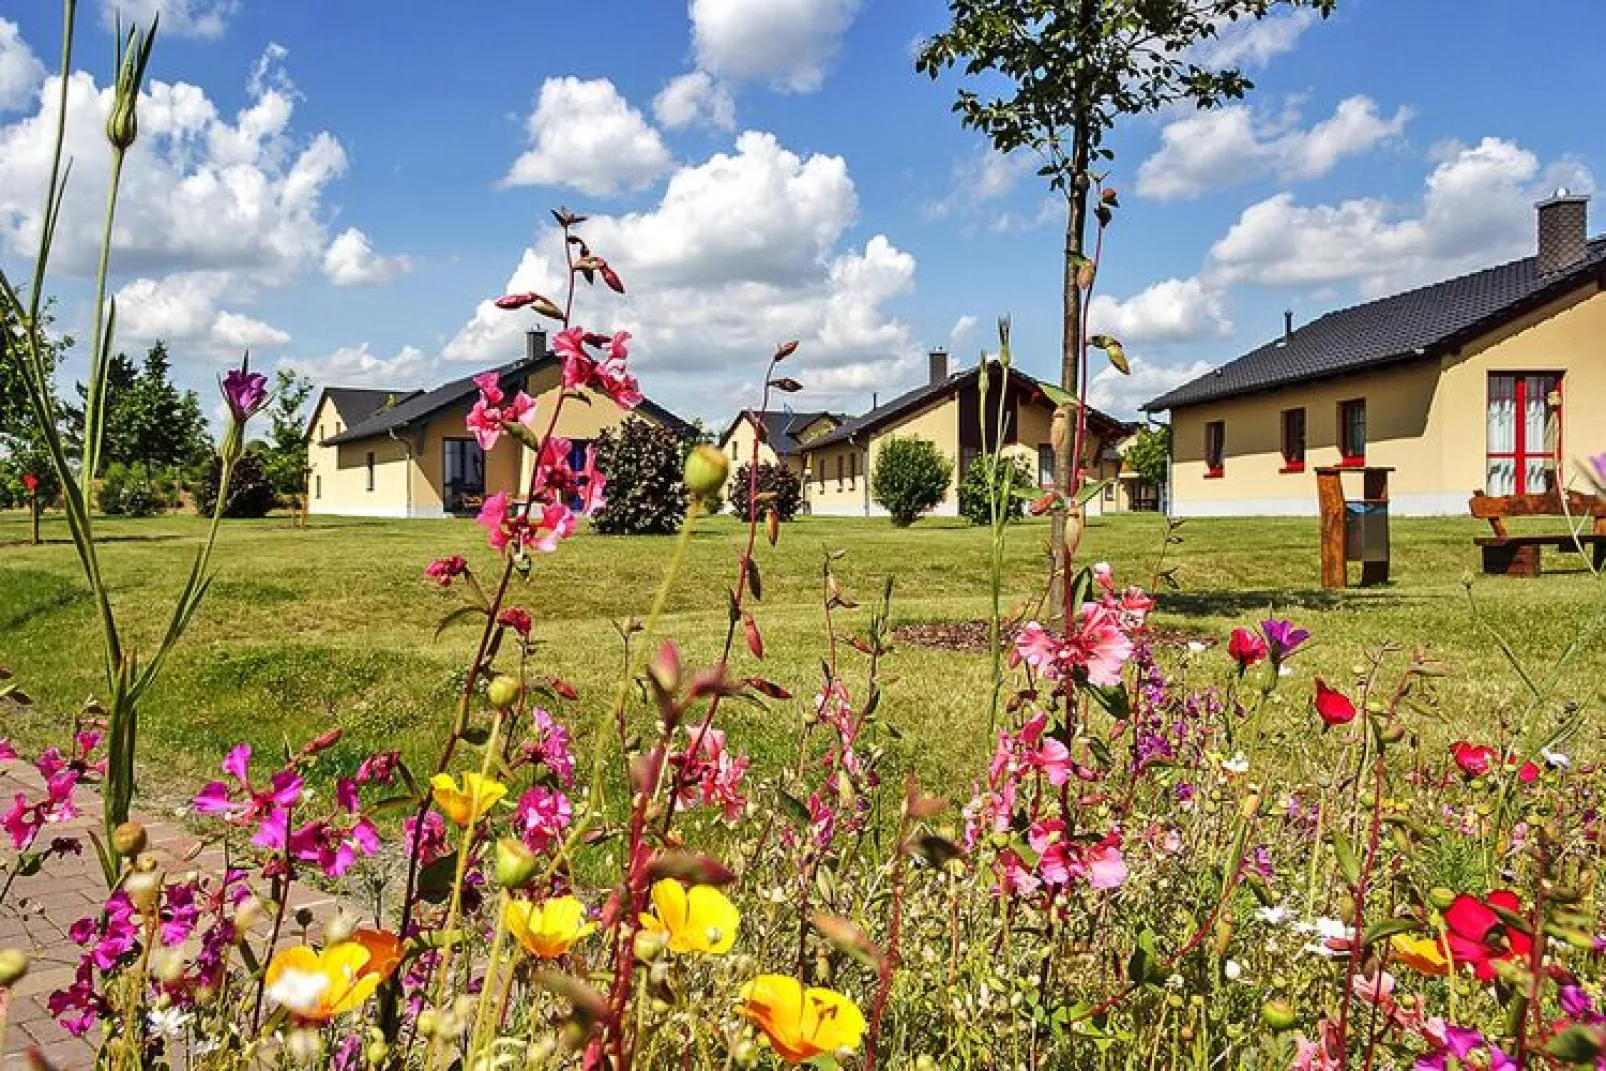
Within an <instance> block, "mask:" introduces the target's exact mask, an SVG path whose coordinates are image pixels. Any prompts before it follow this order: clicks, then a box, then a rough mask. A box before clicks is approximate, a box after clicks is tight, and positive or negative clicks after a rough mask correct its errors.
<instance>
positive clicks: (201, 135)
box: [0, 50, 346, 282]
mask: <svg viewBox="0 0 1606 1071" xmlns="http://www.w3.org/2000/svg"><path fill="white" fill-rule="evenodd" d="M280 58H282V50H278V51H276V52H271V53H270V54H269V56H268V63H267V65H266V69H267V72H268V73H267V75H266V76H264V77H260V78H258V77H253V79H252V81H253V84H254V85H255V87H256V91H255V92H252V93H251V94H250V100H249V103H248V104H247V105H246V106H245V107H244V108H242V109H241V110H240V111H239V112H238V113H237V114H236V115H235V116H234V117H233V119H232V120H230V119H228V118H225V117H223V116H221V115H220V114H219V112H218V108H217V106H216V105H215V104H214V103H213V102H212V101H211V100H210V99H209V98H208V97H207V95H206V93H205V92H204V91H203V90H201V89H199V88H198V87H196V86H193V85H188V84H185V83H182V82H179V83H166V82H152V83H151V84H150V86H149V89H148V92H147V93H145V94H144V95H142V97H141V100H140V105H139V108H140V111H139V120H140V137H139V140H138V141H137V142H136V143H135V144H134V147H133V149H132V150H131V152H130V154H129V159H128V162H127V164H126V165H125V168H124V172H123V182H122V188H121V196H120V199H119V204H118V214H117V229H116V232H115V234H114V236H113V263H114V265H115V266H116V267H117V269H118V270H120V271H126V272H129V273H133V274H140V275H146V276H155V275H162V274H166V273H170V272H174V271H194V270H212V271H218V270H245V271H250V272H252V273H253V276H254V279H255V280H256V281H261V282H274V281H284V280H286V279H288V278H289V277H291V276H293V275H294V274H295V273H296V272H298V271H300V270H302V269H304V268H307V267H312V266H316V265H317V264H318V263H319V262H320V261H321V259H322V256H323V253H324V248H325V246H326V245H327V235H326V230H325V222H324V221H325V219H326V217H327V215H328V208H327V205H326V204H325V201H324V198H325V195H326V194H327V193H328V190H329V187H330V184H331V183H332V182H333V181H334V180H335V179H336V178H338V177H339V176H340V175H341V174H342V173H343V172H344V171H345V168H346V155H345V150H344V149H343V148H342V147H341V145H340V142H339V141H337V140H336V139H335V138H334V137H333V136H332V135H330V134H328V133H318V134H315V135H313V136H311V137H304V136H298V135H296V134H295V133H293V132H292V130H291V126H290V123H291V119H292V116H293V114H294V100H295V94H294V90H293V87H289V86H288V80H287V79H285V78H284V76H283V74H282V68H280V67H279V59H280ZM68 87H69V92H68V100H67V110H68V115H67V142H66V147H65V151H66V155H67V156H68V157H70V158H71V159H72V160H73V162H74V168H73V180H72V182H70V183H69V184H68V186H67V195H66V200H65V202H64V207H63V211H62V217H61V222H60V226H59V228H58V231H57V234H56V244H55V255H54V261H53V263H54V265H55V266H56V267H57V268H58V269H59V270H61V271H64V272H67V273H69V274H77V275H87V274H89V273H90V272H91V271H92V270H93V268H94V264H95V259H96V255H97V253H98V251H99V247H100V230H101V218H102V211H103V208H104V205H103V202H104V199H105V178H104V176H105V175H106V174H107V171H108V168H109V159H110V156H109V149H108V146H107V143H106V138H105V134H104V129H105V121H106V115H107V113H108V111H109V110H110V107H111V99H112V91H111V90H110V89H109V88H103V87H100V86H97V85H96V83H95V80H94V78H93V77H92V76H91V75H89V74H86V73H83V72H77V73H75V74H73V75H72V77H71V79H70V80H69V83H68ZM59 97H60V90H59V80H58V79H56V78H51V79H49V80H48V81H47V82H46V84H45V91H44V93H43V95H42V98H41V100H40V102H39V105H38V107H37V109H36V110H35V112H34V114H32V115H29V116H25V117H23V118H20V119H18V120H17V121H16V122H13V123H11V124H9V125H0V246H3V247H5V248H7V249H9V250H10V251H11V252H13V253H17V254H19V255H29V254H31V253H32V251H33V249H34V248H35V246H36V245H37V243H38V230H39V218H40V217H39V213H40V204H39V191H40V189H42V188H43V186H44V182H45V177H46V174H47V172H48V169H49V166H50V148H51V144H52V140H53V137H54V130H55V123H56V117H57V111H58V103H59Z"/></svg>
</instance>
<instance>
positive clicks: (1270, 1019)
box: [1260, 1000, 1299, 1034]
mask: <svg viewBox="0 0 1606 1071" xmlns="http://www.w3.org/2000/svg"><path fill="white" fill-rule="evenodd" d="M1260 1017H1261V1019H1262V1020H1264V1021H1265V1023H1266V1025H1267V1026H1269V1027H1271V1028H1272V1029H1273V1030H1275V1031H1277V1032H1278V1033H1279V1034H1280V1033H1282V1032H1283V1031H1284V1030H1288V1029H1291V1028H1292V1027H1293V1025H1294V1023H1296V1022H1297V1021H1298V1020H1299V1014H1298V1013H1297V1012H1295V1011H1294V1006H1293V1005H1292V1004H1290V1003H1288V1002H1287V1001H1286V1000H1268V1001H1267V1002H1266V1003H1264V1004H1262V1005H1261V1006H1260Z"/></svg>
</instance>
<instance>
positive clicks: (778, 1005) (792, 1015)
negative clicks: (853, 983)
mask: <svg viewBox="0 0 1606 1071" xmlns="http://www.w3.org/2000/svg"><path fill="white" fill-rule="evenodd" d="M737 1011H738V1013H739V1014H741V1015H743V1016H745V1017H746V1018H748V1019H751V1020H753V1022H755V1023H757V1024H758V1025H759V1028H760V1029H762V1030H763V1031H764V1035H765V1036H766V1037H768V1038H769V1039H770V1046H771V1047H772V1048H774V1049H775V1053H776V1055H778V1056H779V1057H780V1058H781V1059H783V1060H785V1061H786V1062H787V1063H789V1064H800V1063H802V1062H803V1061H804V1060H812V1059H814V1058H815V1057H816V1056H820V1055H823V1054H826V1053H835V1052H841V1051H842V1050H843V1049H856V1048H858V1047H859V1041H860V1039H862V1038H863V1037H864V1028H865V1023H864V1015H863V1014H862V1013H861V1012H860V1011H859V1007H858V1005H856V1004H854V1003H853V1001H851V1000H849V999H848V998H847V997H844V996H843V995H842V994H841V993H837V992H834V991H833V990H830V989H804V988H803V986H802V984H801V983H800V982H798V980H797V979H796V978H788V977H786V976H785V975H780V974H761V975H759V976H758V977H757V978H754V979H753V980H752V981H751V982H748V983H747V984H746V985H744V986H743V987H742V1005H741V1007H740V1008H738V1009H737Z"/></svg>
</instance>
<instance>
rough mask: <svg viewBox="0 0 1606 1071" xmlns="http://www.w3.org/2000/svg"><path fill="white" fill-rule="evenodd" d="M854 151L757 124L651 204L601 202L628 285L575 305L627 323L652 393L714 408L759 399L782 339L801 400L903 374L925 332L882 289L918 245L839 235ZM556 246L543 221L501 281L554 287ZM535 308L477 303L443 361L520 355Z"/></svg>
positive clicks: (816, 400)
mask: <svg viewBox="0 0 1606 1071" xmlns="http://www.w3.org/2000/svg"><path fill="white" fill-rule="evenodd" d="M857 203H858V201H857V194H856V191H855V189H854V186H853V182H852V179H851V178H850V177H849V176H848V171H847V165H846V163H845V162H844V161H843V160H842V159H841V158H840V157H835V156H825V155H815V156H810V157H806V158H805V157H801V156H799V155H797V154H796V153H793V152H791V151H789V150H787V149H786V148H784V147H783V146H782V145H781V144H780V143H779V142H778V141H777V140H776V139H775V137H774V136H773V135H770V134H765V133H757V132H748V133H745V134H743V135H741V137H740V138H738V139H737V143H736V150H735V152H734V153H718V154H715V155H714V156H712V157H711V158H709V159H708V160H706V161H704V162H703V163H700V164H696V165H688V166H685V167H682V168H681V169H680V170H679V171H677V172H676V173H675V174H674V175H673V176H672V177H671V178H670V180H669V182H668V184H667V187H666V188H665V190H664V193H663V196H662V198H661V199H660V201H659V203H658V204H657V205H656V206H655V207H653V208H652V209H651V210H650V211H645V212H636V213H630V214H624V215H613V216H608V215H600V216H593V217H592V218H591V219H590V220H589V221H588V222H586V223H585V224H583V225H582V226H581V228H580V230H581V233H582V234H583V235H584V237H585V239H586V240H587V242H588V243H589V244H590V245H591V247H592V248H593V249H594V250H595V251H596V252H597V254H598V255H600V256H604V257H607V258H608V260H609V262H610V263H611V264H613V265H614V266H615V267H616V268H617V269H618V271H619V273H620V275H621V276H622V277H623V279H624V282H625V285H626V286H627V287H628V290H629V293H628V295H627V296H625V297H624V298H617V297H615V296H614V295H613V294H612V293H610V292H609V291H607V290H605V289H603V288H601V287H597V288H595V289H592V290H584V291H582V293H581V295H580V300H579V302H578V312H577V319H578V320H579V321H580V322H581V323H583V324H585V325H586V326H588V327H594V328H598V329H601V328H603V327H606V328H607V329H609V330H613V329H615V328H625V329H628V330H630V331H632V332H634V334H635V336H636V349H635V352H634V354H633V357H632V361H633V363H635V365H636V367H637V370H638V372H639V374H640V375H641V377H642V382H643V386H644V388H645V389H646V391H647V392H648V393H649V394H650V395H652V396H653V397H654V398H655V399H657V400H659V401H661V402H664V403H665V404H668V405H670V406H671V407H675V406H677V405H678V406H683V407H684V408H685V409H686V411H687V413H688V414H689V413H693V412H699V413H702V414H704V415H707V416H717V415H719V414H721V413H722V412H725V411H727V410H729V409H730V408H731V407H733V406H735V405H740V404H750V403H751V402H752V400H753V398H754V397H755V395H754V393H753V390H754V388H755V386H756V379H757V377H758V376H759V375H760V374H761V372H762V362H763V361H764V359H765V358H767V357H768V355H769V354H770V352H771V351H772V350H773V349H774V347H775V345H776V343H778V342H781V341H783V340H786V339H791V338H796V339H800V340H801V341H802V347H801V349H800V350H799V352H798V353H797V355H796V356H795V357H793V358H792V359H791V360H790V361H789V362H788V369H789V372H790V374H791V375H794V376H796V377H797V378H798V379H799V380H801V381H802V382H803V383H804V384H805V387H806V388H807V393H805V394H804V395H802V396H801V398H800V399H799V401H798V404H802V402H803V401H807V402H809V403H810V404H818V405H835V404H840V403H841V402H842V401H843V400H844V399H845V398H846V397H847V396H848V395H854V394H858V393H867V392H868V391H870V390H881V391H887V390H891V389H893V388H896V387H899V386H902V385H904V384H905V383H906V382H907V378H908V377H909V376H911V375H912V374H913V373H914V372H915V370H916V367H917V365H918V363H919V360H920V352H921V350H920V346H919V345H918V344H917V343H916V342H915V340H914V335H913V331H912V329H911V328H910V326H909V325H908V324H907V323H905V322H904V321H902V320H900V319H898V318H897V317H896V316H894V315H893V314H892V313H891V312H889V310H888V308H887V306H888V304H889V303H890V302H891V301H892V300H893V299H894V298H896V297H897V296H899V295H901V294H903V293H905V292H906V291H908V290H909V289H910V287H911V286H912V285H913V280H914V274H915V267H916V265H915V260H914V258H913V257H911V256H910V255H909V254H908V253H905V252H903V251H901V250H899V249H898V248H897V247H896V246H895V245H894V244H893V243H892V242H891V241H890V240H889V239H887V238H886V237H885V236H882V235H876V236H874V237H872V238H870V239H869V240H868V241H866V242H865V243H864V244H863V245H854V246H846V245H845V244H844V242H843V238H844V235H845V234H846V232H847V229H848V227H849V225H850V224H851V222H852V221H853V218H854V216H855V213H856V210H857ZM562 255H563V254H562V246H561V244H560V243H559V240H558V238H557V235H556V234H555V233H554V232H553V231H552V230H551V229H550V228H548V229H546V230H545V231H543V232H542V233H541V234H540V235H538V237H537V240H536V242H535V243H534V244H533V245H532V246H531V247H530V248H528V249H526V250H525V251H524V252H523V254H522V257H521V259H520V263H519V265H518V267H517V268H516V269H515V270H514V272H513V273H512V275H511V277H510V278H509V279H508V280H507V283H506V286H505V288H504V290H505V291H522V290H536V291H540V292H543V293H548V294H551V295H552V296H554V297H555V298H559V299H561V297H562V292H561V286H562V280H563V270H562ZM532 323H533V321H532V320H531V319H530V318H529V317H528V316H525V315H521V314H512V313H508V312H504V311H502V310H499V309H497V308H495V306H494V305H492V303H491V302H490V301H485V302H482V303H481V305H480V306H479V308H478V309H477V310H476V311H475V313H474V315H473V316H472V317H471V318H470V319H469V321H468V322H467V323H465V324H464V325H463V327H462V328H461V329H460V330H459V331H458V332H457V334H456V336H455V337H454V338H453V339H452V340H451V341H450V342H449V343H448V344H447V346H446V347H445V349H444V351H443V353H444V356H445V357H446V359H448V360H450V361H472V362H475V363H477V364H480V365H490V364H494V363H497V362H498V361H503V360H507V359H509V358H511V357H513V356H515V355H517V354H518V353H519V352H520V350H521V349H522V346H523V335H524V332H525V330H526V329H527V328H529V327H530V326H532Z"/></svg>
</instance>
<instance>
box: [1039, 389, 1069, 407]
mask: <svg viewBox="0 0 1606 1071" xmlns="http://www.w3.org/2000/svg"><path fill="white" fill-rule="evenodd" d="M1037 389H1038V390H1040V391H1042V392H1043V397H1045V398H1047V399H1048V400H1049V401H1051V402H1053V403H1054V404H1055V405H1056V406H1060V405H1069V406H1074V405H1076V395H1074V394H1072V393H1071V392H1070V391H1068V390H1062V389H1061V388H1059V387H1056V386H1054V385H1053V384H1052V383H1039V384H1038V385H1037Z"/></svg>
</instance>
